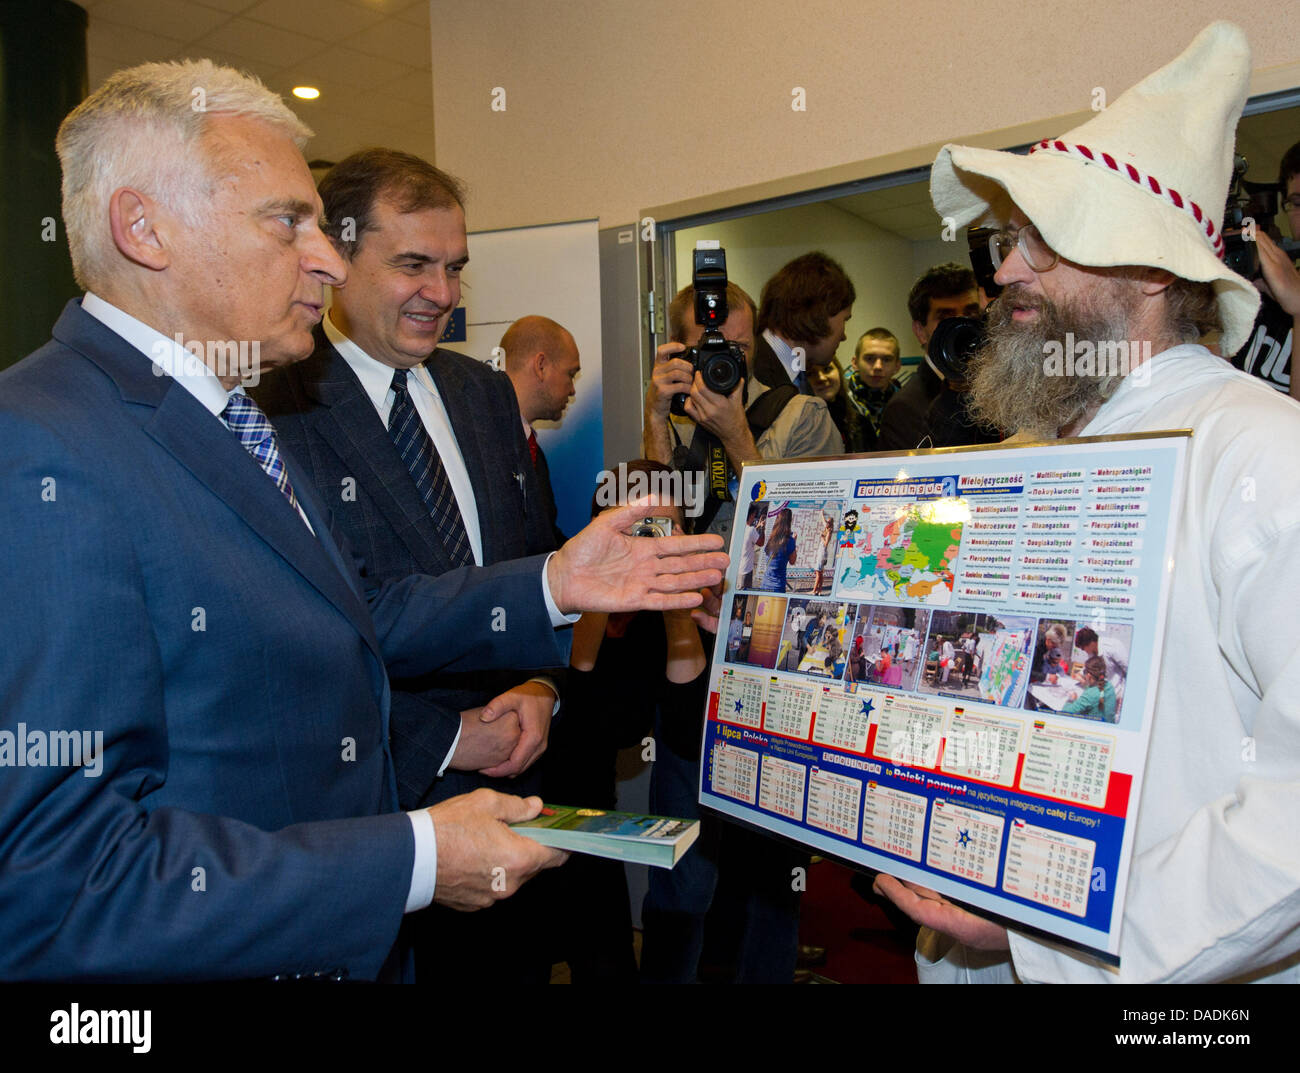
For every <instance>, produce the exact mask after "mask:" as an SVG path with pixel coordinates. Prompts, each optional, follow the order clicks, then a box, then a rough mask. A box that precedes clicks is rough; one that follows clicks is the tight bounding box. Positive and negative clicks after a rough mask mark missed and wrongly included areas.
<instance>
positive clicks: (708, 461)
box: [668, 383, 799, 533]
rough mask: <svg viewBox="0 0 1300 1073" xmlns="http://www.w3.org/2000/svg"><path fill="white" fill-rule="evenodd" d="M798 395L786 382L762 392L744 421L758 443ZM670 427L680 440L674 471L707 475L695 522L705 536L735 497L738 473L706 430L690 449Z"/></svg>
mask: <svg viewBox="0 0 1300 1073" xmlns="http://www.w3.org/2000/svg"><path fill="white" fill-rule="evenodd" d="M798 394H799V391H798V389H797V388H796V387H795V386H794V385H793V384H789V383H786V384H782V385H781V386H780V387H774V388H771V389H770V390H768V391H765V392H763V394H762V395H760V396H759V397H758V398H757V399H756V400H755V401H754V403H753V404H752V405H751V406H750V407H749V408H748V409H747V410H746V411H745V420H746V421H747V422H748V424H749V431H750V433H751V435H753V437H754V440H755V441H757V440H758V438H759V437H760V436H762V435H763V433H764V432H766V431H767V430H768V429H769V428H770V427H771V426H772V422H774V421H775V420H776V419H777V418H778V417H779V416H780V415H781V411H782V410H784V409H785V408H786V406H787V405H788V404H789V403H790V400H791V399H793V398H794V397H795V396H796V395H798ZM668 427H669V428H670V429H671V430H672V433H673V437H674V438H675V439H676V440H677V446H676V447H674V448H673V468H674V469H677V470H681V471H682V472H685V473H704V474H705V477H706V480H705V484H706V486H707V488H708V492H707V493H706V495H705V497H704V506H703V510H701V512H700V515H699V517H697V518H696V519H695V525H694V530H695V532H697V533H703V532H704V531H705V530H707V529H708V527H709V525H710V524H711V523H712V521H713V518H714V516H715V515H716V514H717V513H718V509H719V508H720V507H721V506H722V504H723V503H726V502H727V501H728V500H730V499H731V498H732V497H731V491H730V487H729V486H730V484H731V481H732V480H733V479H734V478H735V476H736V472H735V470H734V469H732V467H731V460H730V459H729V458H728V457H727V451H726V448H724V447H723V446H722V441H721V440H719V439H718V438H717V437H716V436H715V435H713V433H711V432H709V431H708V430H707V429H703V428H701V427H700V426H699V425H696V426H695V434H694V436H693V437H692V438H691V442H690V446H687V445H686V444H684V443H683V442H682V440H681V436H680V435H679V434H678V432H677V429H676V428H675V427H674V426H673V423H672V422H671V421H670V422H669V423H668Z"/></svg>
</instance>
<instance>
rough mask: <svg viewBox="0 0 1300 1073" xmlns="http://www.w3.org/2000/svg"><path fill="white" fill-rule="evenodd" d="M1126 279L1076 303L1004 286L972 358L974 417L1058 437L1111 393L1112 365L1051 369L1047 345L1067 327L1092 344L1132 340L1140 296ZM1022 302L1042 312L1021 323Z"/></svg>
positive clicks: (1006, 429) (1114, 380) (1060, 340)
mask: <svg viewBox="0 0 1300 1073" xmlns="http://www.w3.org/2000/svg"><path fill="white" fill-rule="evenodd" d="M1124 282H1125V281H1120V280H1112V281H1108V285H1103V291H1104V293H1103V294H1102V295H1101V301H1100V302H1099V303H1086V304H1085V303H1079V304H1078V305H1075V306H1063V305H1057V304H1056V303H1053V302H1049V301H1048V300H1047V299H1046V298H1043V297H1042V296H1041V295H1033V294H1027V293H1025V292H1024V290H1023V289H1022V288H1020V287H1019V285H1016V284H1013V285H1012V286H1010V287H1008V288H1007V289H1006V290H1005V291H1003V292H1002V294H1001V295H1000V296H999V297H998V299H997V300H996V301H995V302H993V304H992V305H990V306H989V309H988V314H989V316H988V338H987V341H986V342H985V344H984V346H983V347H981V348H980V350H979V351H978V352H977V353H976V354H975V355H974V357H973V358H972V359H971V370H972V372H971V392H970V399H969V409H970V412H971V414H972V415H973V416H974V417H975V418H976V419H977V420H979V421H981V422H983V423H984V424H986V425H992V426H993V427H994V428H998V429H1001V430H1002V431H1003V432H1006V433H1008V434H1010V433H1013V432H1021V433H1027V434H1028V435H1030V436H1032V437H1033V438H1034V439H1040V440H1054V439H1056V437H1057V435H1058V433H1059V432H1060V430H1061V429H1062V428H1065V427H1066V426H1068V425H1070V424H1071V423H1073V422H1074V421H1076V420H1077V419H1078V418H1079V417H1080V416H1081V415H1083V414H1084V413H1085V412H1087V411H1089V410H1092V409H1095V408H1096V407H1097V406H1099V405H1100V404H1101V403H1102V402H1104V401H1105V400H1106V399H1108V398H1109V397H1110V396H1111V395H1112V394H1114V392H1115V389H1116V388H1117V387H1118V386H1119V382H1120V379H1121V377H1120V376H1116V375H1113V374H1112V372H1111V370H1109V369H1097V370H1096V371H1095V372H1083V373H1080V372H1079V371H1078V370H1074V371H1073V372H1072V374H1071V375H1061V374H1060V373H1059V372H1054V371H1052V370H1051V369H1049V363H1048V361H1047V343H1048V342H1049V341H1052V340H1055V341H1056V342H1058V343H1062V344H1063V343H1064V341H1065V339H1066V333H1067V332H1069V333H1073V336H1074V338H1075V339H1076V340H1091V341H1092V342H1094V343H1097V342H1100V341H1102V340H1112V339H1113V340H1121V339H1125V338H1127V335H1126V333H1127V329H1128V325H1129V322H1130V314H1131V312H1132V309H1133V306H1134V300H1135V298H1136V295H1135V294H1134V292H1133V291H1132V290H1131V289H1130V288H1128V287H1125V286H1123V283H1124ZM1017 305H1018V306H1021V307H1026V308H1033V309H1036V310H1038V316H1037V317H1035V318H1034V319H1033V320H1031V321H1029V322H1028V323H1025V324H1018V323H1016V322H1015V321H1014V320H1012V318H1011V314H1012V310H1013V308H1014V307H1015V306H1017ZM1098 364H1099V365H1100V363H1098Z"/></svg>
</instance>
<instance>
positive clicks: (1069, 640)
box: [1025, 618, 1074, 712]
mask: <svg viewBox="0 0 1300 1073" xmlns="http://www.w3.org/2000/svg"><path fill="white" fill-rule="evenodd" d="M1073 650H1074V624H1073V623H1072V622H1066V621H1060V620H1057V619H1050V618H1045V619H1042V620H1041V621H1040V622H1039V623H1038V634H1037V638H1036V642H1035V645H1034V658H1033V659H1032V660H1031V661H1030V664H1029V688H1028V689H1027V690H1026V691H1025V707H1026V708H1027V709H1028V710H1029V711H1031V712H1037V711H1044V710H1045V711H1049V712H1059V711H1060V710H1061V708H1062V707H1063V706H1064V705H1065V703H1066V701H1067V697H1068V690H1067V686H1069V685H1071V684H1072V683H1071V679H1070V655H1071V653H1072V652H1073Z"/></svg>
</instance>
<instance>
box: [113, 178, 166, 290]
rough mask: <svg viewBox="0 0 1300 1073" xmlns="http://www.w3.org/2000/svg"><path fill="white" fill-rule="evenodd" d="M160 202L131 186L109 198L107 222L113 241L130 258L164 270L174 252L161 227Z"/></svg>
mask: <svg viewBox="0 0 1300 1073" xmlns="http://www.w3.org/2000/svg"><path fill="white" fill-rule="evenodd" d="M159 215H160V214H159V209H158V204H157V202H155V201H154V200H153V199H152V198H151V197H149V196H148V195H147V194H142V193H140V191H138V190H133V189H131V188H130V187H129V186H123V187H120V188H119V189H117V190H114V191H113V196H112V197H110V198H109V199H108V225H109V228H110V230H111V231H112V232H113V244H114V245H115V246H116V247H117V248H118V251H119V252H120V253H121V254H122V256H123V257H125V258H126V259H127V260H128V261H134V262H135V263H136V264H138V265H143V266H144V267H145V268H148V269H152V270H153V271H154V272H161V271H162V270H163V269H165V268H168V267H170V265H171V252H170V251H169V250H168V249H167V243H166V241H165V240H164V238H163V233H162V232H161V230H160V227H159V223H160V221H159Z"/></svg>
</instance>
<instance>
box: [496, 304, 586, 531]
mask: <svg viewBox="0 0 1300 1073" xmlns="http://www.w3.org/2000/svg"><path fill="white" fill-rule="evenodd" d="M501 349H502V350H504V351H505V353H506V375H508V376H509V377H510V382H511V383H512V384H513V385H514V388H515V396H516V397H517V398H518V400H519V413H520V414H521V415H522V417H523V419H524V438H525V439H526V440H527V441H528V451H529V454H530V455H531V456H532V462H533V467H534V469H536V471H537V481H538V484H540V485H541V491H542V497H543V514H544V516H545V517H546V518H547V519H549V521H550V526H551V530H552V532H553V533H554V537H555V546H556V547H557V548H558V547H559V546H560V545H561V544H563V543H564V542H565V540H567V539H568V538H567V537H566V536H565V535H564V533H563V532H561V530H560V527H559V526H558V525H557V524H556V521H555V518H556V513H557V512H556V506H555V494H554V492H552V490H551V469H550V467H549V466H548V465H547V464H546V455H545V454H543V453H542V449H541V447H540V446H539V445H538V443H537V433H536V432H535V431H534V430H533V422H534V421H558V420H560V418H561V417H563V416H564V408H565V407H566V406H568V405H569V400H570V399H571V398H573V396H574V391H575V389H574V386H573V381H574V378H575V377H577V375H578V372H579V370H580V369H581V368H582V362H581V361H580V360H579V358H578V344H577V343H575V342H574V341H573V336H572V335H571V334H570V333H569V332H568V331H567V330H566V329H565V328H564V327H562V326H561V325H559V324H557V323H556V322H555V321H553V320H551V319H550V318H549V317H537V316H532V317H520V318H519V319H518V320H517V321H515V322H514V323H513V324H512V325H510V327H509V328H507V329H506V334H505V335H503V336H502V337H501Z"/></svg>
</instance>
